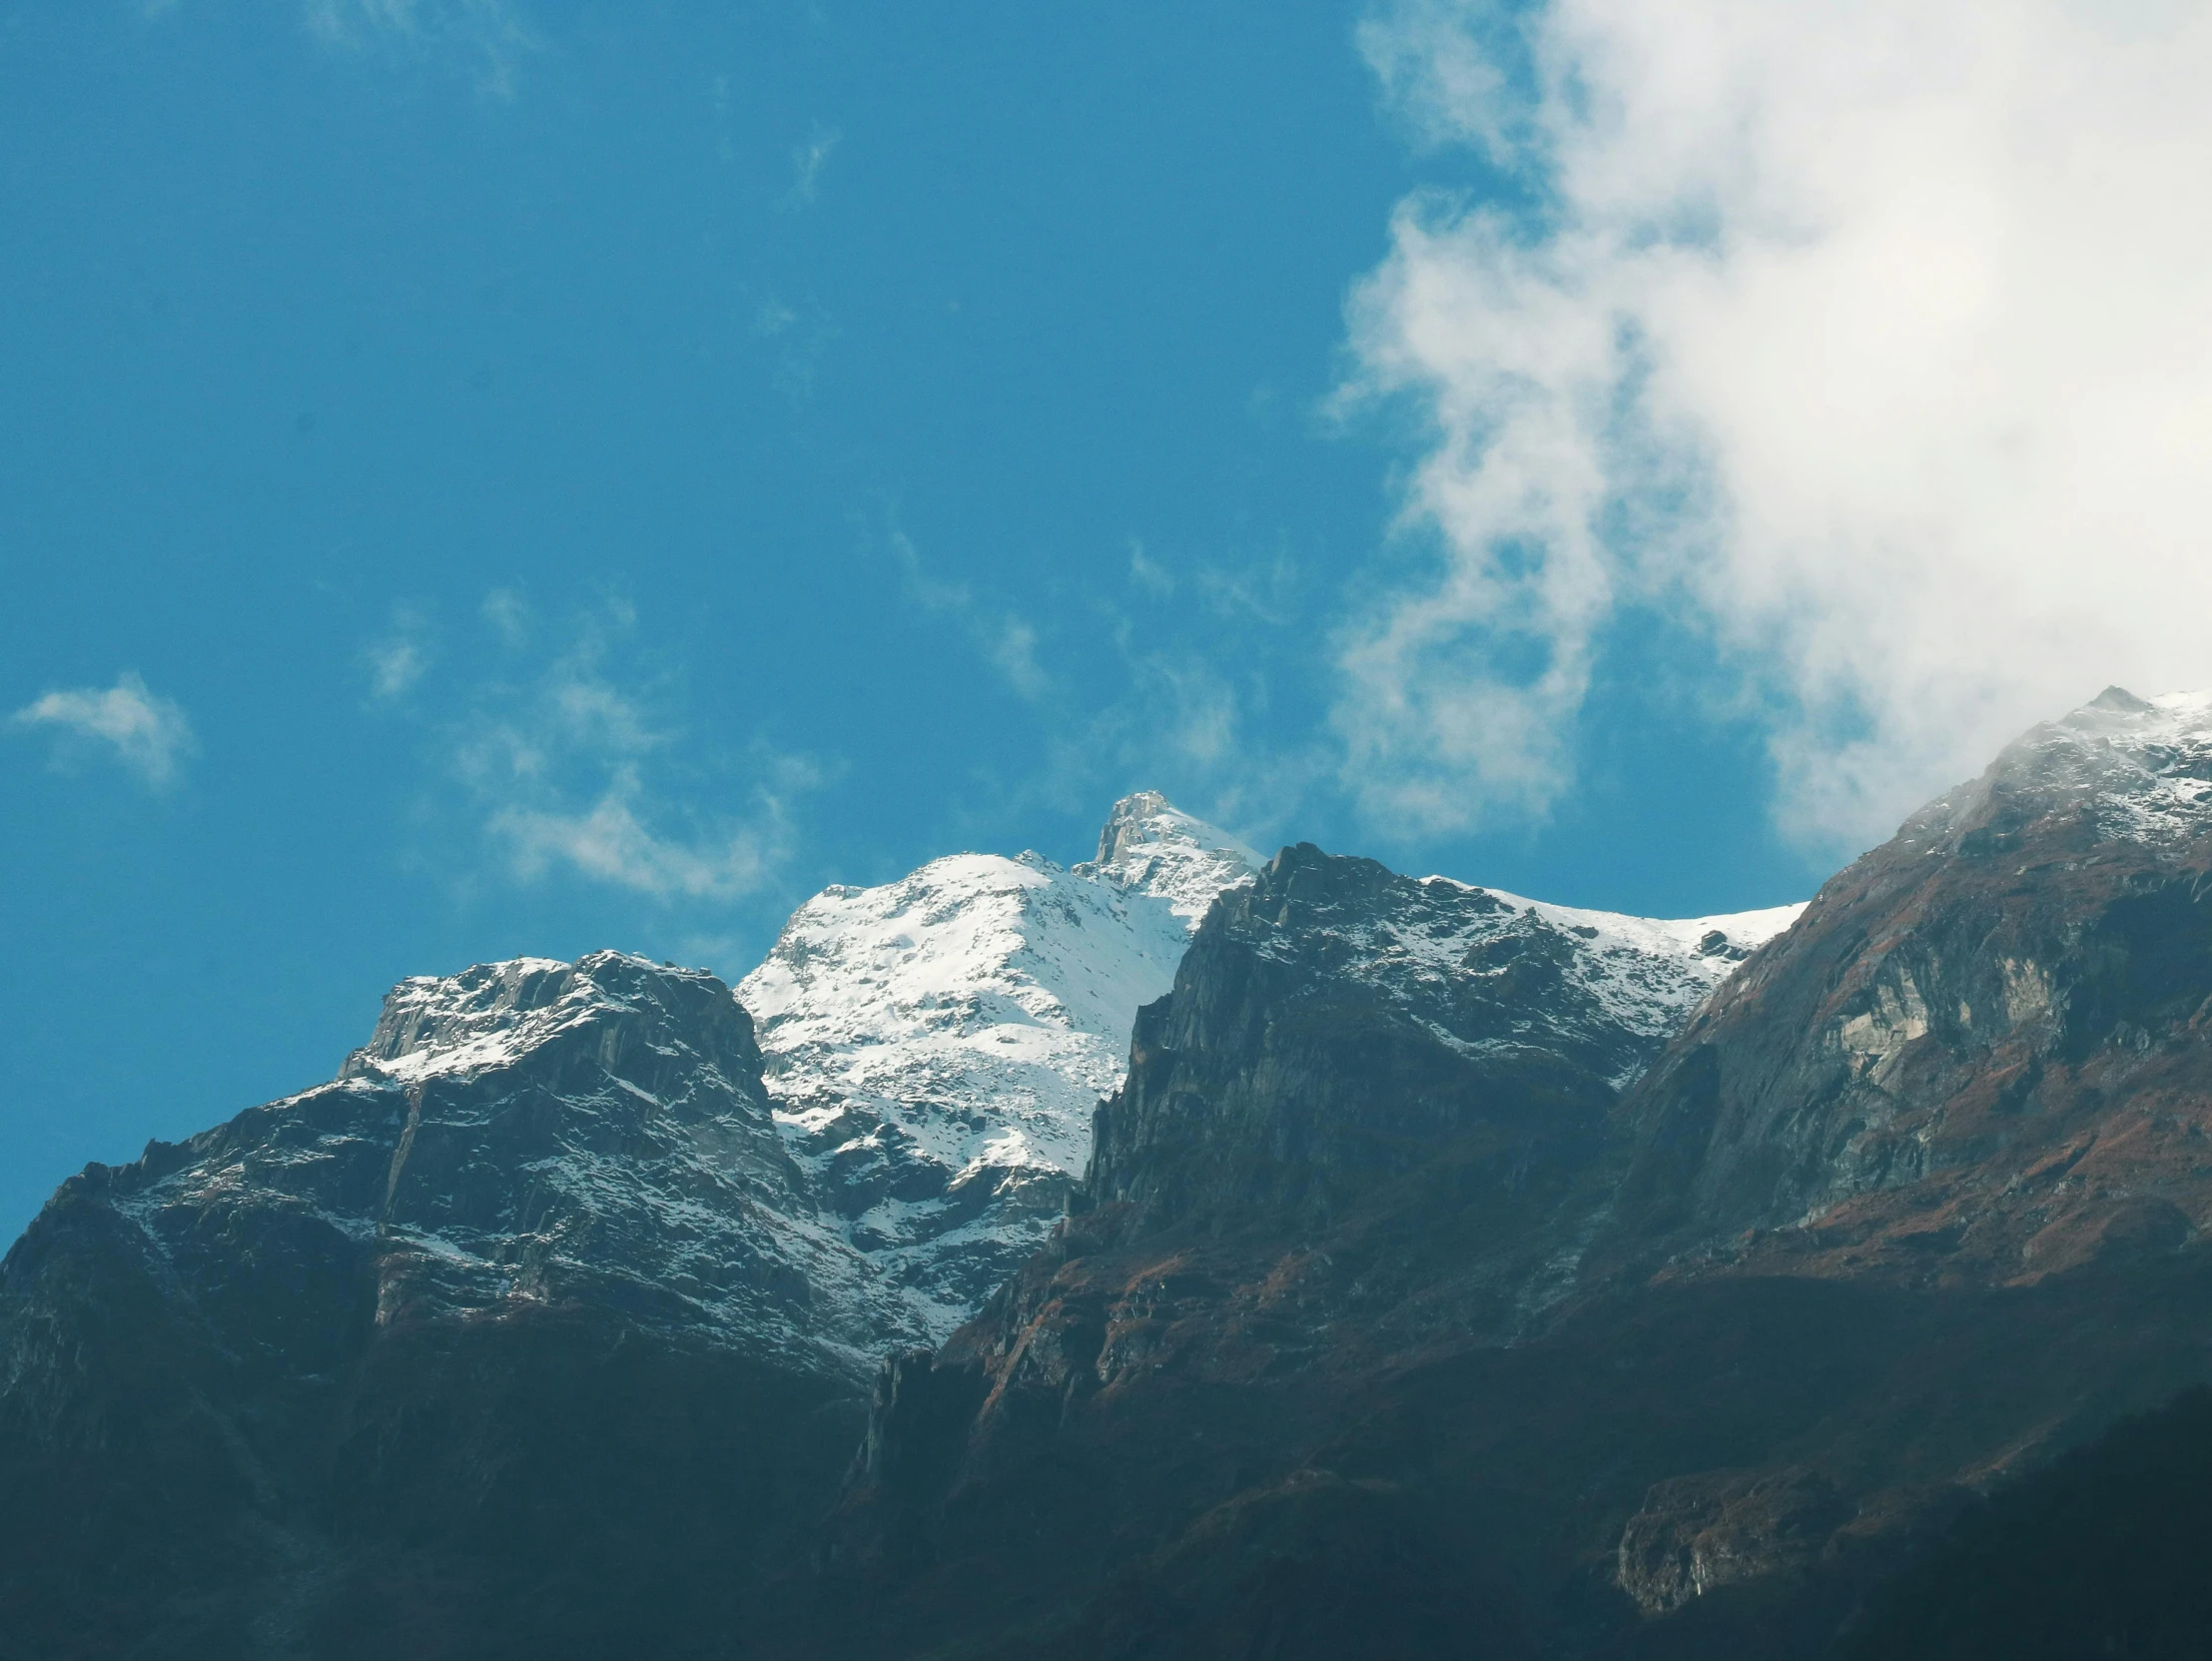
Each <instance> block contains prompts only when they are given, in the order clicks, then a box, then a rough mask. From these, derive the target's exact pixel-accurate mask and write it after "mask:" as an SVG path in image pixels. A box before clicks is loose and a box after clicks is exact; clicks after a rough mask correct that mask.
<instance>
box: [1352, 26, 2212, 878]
mask: <svg viewBox="0 0 2212 1661" xmlns="http://www.w3.org/2000/svg"><path fill="white" fill-rule="evenodd" d="M1505 16H1506V14H1503V13H1500V12H1498V11H1495V10H1491V9H1488V8H1481V7H1475V6H1465V5H1453V4H1446V3H1443V0H1419V3H1413V4H1407V5H1404V6H1401V7H1398V8H1397V9H1395V10H1391V11H1388V12H1386V13H1383V14H1380V15H1379V16H1378V17H1377V19H1376V20H1375V21H1374V22H1373V23H1371V24H1370V26H1369V27H1368V29H1367V30H1366V32H1365V36H1364V40H1365V44H1366V47H1367V51H1368V55H1369V57H1370V60H1371V61H1372V62H1373V63H1374V64H1375V65H1376V67H1377V70H1378V72H1379V73H1380V74H1381V75H1382V76H1383V79H1384V81H1385V85H1386V87H1387V88H1388V89H1389V91H1390V94H1391V96H1392V97H1393V98H1394V99H1395V100H1396V102H1397V104H1398V107H1399V108H1401V109H1402V110H1403V111H1405V112H1406V113H1407V114H1408V115H1409V116H1410V117H1411V118H1412V119H1413V120H1414V121H1415V122H1416V123H1417V124H1418V125H1419V126H1420V127H1421V128H1422V129H1423V130H1424V131H1425V132H1426V133H1428V134H1429V135H1431V136H1433V137H1455V138H1457V139H1460V140H1463V141H1465V142H1468V143H1472V144H1475V145H1477V146H1480V147H1483V148H1485V149H1487V150H1488V151H1489V152H1490V154H1491V157H1492V159H1493V160H1494V161H1496V162H1497V163H1499V164H1501V165H1503V166H1505V167H1508V168H1511V169H1515V170H1518V171H1519V173H1520V174H1521V176H1522V178H1523V179H1524V180H1525V181H1526V182H1528V183H1529V184H1530V185H1531V186H1532V187H1533V190H1534V194H1535V198H1536V200H1537V201H1538V203H1539V206H1538V207H1537V208H1536V209H1535V210H1534V211H1532V212H1529V213H1527V214H1524V215H1521V216H1518V217H1509V216H1508V215H1507V214H1505V213H1504V212H1502V211H1498V210H1487V209H1483V208H1469V207H1468V206H1466V204H1465V203H1464V201H1462V200H1457V199H1453V198H1449V197H1444V196H1435V195H1424V196H1419V197H1416V198H1414V199H1413V200H1411V201H1409V202H1407V203H1405V204H1404V205H1402V207H1401V209H1400V211H1399V213H1398V215H1397V217H1396V220H1395V224H1394V228H1393V252H1392V254H1391V256H1390V258H1389V259H1388V260H1387V262H1386V263H1385V264H1384V265H1383V266H1382V267H1381V268H1380V269H1379V270H1378V271H1376V272H1375V273H1373V274H1372V275H1371V276H1370V278H1369V279H1368V280H1367V281H1366V282H1365V283H1364V284H1363V285H1362V287H1361V288H1360V290H1359V291H1358V293H1357V295H1356V296H1355V299H1354V303H1353V306H1352V311H1351V318H1352V332H1353V336H1352V338H1353V345H1354V348H1355V351H1356V354H1357V362H1358V366H1359V368H1358V373H1357V375H1356V376H1355V378H1354V382H1353V384H1352V386H1351V388H1350V389H1349V391H1350V393H1351V394H1352V396H1353V397H1355V398H1358V397H1379V398H1384V399H1396V400H1403V401H1406V402H1408V403H1409V404H1410V405H1411V407H1412V408H1413V409H1414V410H1415V411H1416V412H1417V413H1418V414H1419V415H1420V417H1421V418H1422V420H1423V421H1424V423H1425V429H1426V433H1427V436H1426V439H1425V440H1424V448H1423V452H1422V455H1421V459H1420V461H1419V463H1418V465H1417V466H1416V467H1415V468H1414V469H1413V470H1412V471H1411V473H1410V475H1409V477H1408V480H1407V484H1406V491H1405V498H1404V514H1405V525H1406V528H1407V530H1408V532H1409V533H1410V534H1409V536H1408V539H1407V545H1408V546H1410V547H1419V546H1423V545H1426V546H1429V547H1432V548H1433V549H1434V551H1435V560H1434V563H1433V565H1432V566H1431V567H1430V568H1428V569H1427V570H1426V571H1425V572H1422V573H1420V574H1419V575H1417V576H1408V577H1402V578H1401V579H1400V580H1398V581H1396V582H1395V583H1394V584H1393V585H1392V586H1391V588H1390V590H1389V592H1388V593H1387V594H1386V595H1385V596H1384V597H1383V598H1382V600H1381V601H1380V602H1379V603H1378V604H1377V605H1376V607H1375V608H1374V610H1373V612H1372V613H1371V614H1370V615H1368V616H1366V617H1364V618H1363V619H1362V620H1361V621H1360V623H1359V624H1358V625H1357V626H1356V627H1355V628H1354V629H1352V630H1351V631H1350V632H1349V633H1348V635H1347V636H1346V638H1345V641H1344V643H1343V647H1342V651H1341V654H1340V667H1341V669H1342V671H1343V674H1344V690H1343V694H1342V696H1341V698H1340V699H1339V701H1338V704H1337V708H1336V721H1337V725H1338V728H1339V730H1340V734H1341V736H1342V738H1343V740H1344V742H1345V744H1346V746H1347V753H1348V756H1349V763H1348V767H1347V776H1348V778H1349V779H1350V780H1351V781H1352V782H1353V783H1354V784H1355V785H1356V786H1357V787H1358V788H1359V789H1360V790H1361V791H1362V793H1363V795H1364V797H1365V799H1366V801H1367V803H1368V805H1369V806H1370V807H1371V808H1372V809H1374V810H1375V811H1377V812H1378V813H1383V812H1387V813H1392V814H1397V815H1402V816H1405V817H1408V818H1410V819H1412V820H1415V821H1418V822H1421V823H1424V824H1426V825H1428V826H1430V827H1432V828H1445V827H1454V826H1461V825H1466V824H1469V823H1473V822H1475V821H1476V820H1478V819H1479V818H1481V817H1482V816H1484V815H1485V814H1486V813H1496V812H1501V811H1502V812H1519V813H1541V812H1542V811H1543V809H1544V808H1545V807H1546V806H1547V805H1548V804H1549V803H1550V802H1551V801H1552V800H1553V799H1555V798H1556V796H1557V794H1558V793H1559V792H1560V791H1561V790H1562V789H1564V788H1565V787H1566V786H1567V784H1568V783H1569V781H1570V780H1571V777H1572V766H1573V732H1574V726H1575V722H1576V720H1577V719H1578V717H1579V714H1580V711H1581V707H1582V703H1583V700H1584V697H1585V694H1586V692H1587V690H1588V687H1589V685H1590V681H1591V676H1592V673H1593V670H1594V667H1595V665H1596V664H1597V663H1598V661H1599V659H1600V654H1601V653H1602V651H1603V649H1604V641H1605V639H1606V635H1607V631H1608V629H1609V628H1610V627H1611V626H1613V625H1614V624H1615V623H1616V622H1618V621H1619V619H1620V618H1621V617H1622V615H1623V614H1624V612H1625V611H1626V610H1628V609H1630V608H1645V609H1649V610H1653V611H1657V612H1660V613H1663V614H1665V615H1667V616H1669V617H1671V618H1672V619H1673V621H1674V623H1675V625H1676V626H1678V627H1680V628H1683V629H1685V630H1687V631H1688V632H1689V634H1690V635H1691V636H1693V637H1697V636H1702V637H1705V638H1707V639H1709V640H1710V641H1711V642H1713V643H1714V644H1715V645H1717V646H1718V647H1719V648H1720V650H1721V652H1722V653H1723V654H1724V657H1725V658H1726V660H1727V661H1729V662H1731V663H1732V664H1733V665H1735V667H1736V669H1737V671H1738V672H1740V673H1741V674H1742V675H1744V676H1745V677H1746V679H1747V682H1748V685H1749V688H1750V690H1751V692H1752V693H1753V695H1754V696H1756V697H1759V698H1760V699H1762V700H1763V701H1764V702H1766V703H1767V704H1768V705H1770V706H1771V707H1773V708H1775V709H1776V710H1778V711H1779V713H1778V714H1777V715H1776V716H1775V718H1774V719H1775V726H1774V729H1773V746H1774V751H1775V755H1776V758H1777V760H1778V763H1779V765H1780V768H1781V773H1782V779H1783V789H1784V797H1783V802H1782V804H1781V810H1782V813H1783V817H1784V819H1785V822H1786V824H1787V825H1789V826H1790V827H1791V828H1793V829H1794V830H1796V831H1797V832H1798V833H1799V834H1801V835H1802V836H1804V837H1805V838H1807V839H1808V840H1809V841H1813V842H1822V843H1834V842H1843V843H1850V842H1859V843H1863V842H1864V841H1867V840H1870V839H1872V838H1875V837H1877V836H1879V835H1881V834H1883V833H1885V831H1886V830H1887V828H1888V827H1889V826H1890V825H1892V824H1893V823H1894V822H1895V820H1896V819H1897V817H1898V816H1899V814H1900V813H1902V812H1903V811H1905V810H1907V809H1908V808H1909V807H1910V806H1912V805H1913V804H1914V802H1915V801H1917V800H1918V799H1920V798H1922V797H1925V796H1926V795H1928V794H1930V793H1932V792H1933V791H1934V790H1936V789H1938V788H1940V787H1942V786H1943V785H1945V784H1947V783H1949V782H1950V781H1951V780H1953V779H1954V778H1957V777H1960V776H1964V775H1966V774H1969V773H1971V772H1973V771H1975V770H1976V769H1978V767H1979V766H1980V765H1981V764H1982V762H1983V761H1985V760H1986V759H1987V757H1988V755H1989V754H1990V753H1991V752H1992V751H1993V750H1994V748H1995V747H1996V746H1997V745H1998V744H1999V743H2001V742H2002V740H2003V739H2004V738H2005V737H2007V736H2009V735H2010V734H2011V733H2012V732H2013V731H2016V730H2017V729H2019V728H2020V727H2022V726H2024V725H2025V724H2027V723H2028V722H2030V721H2032V720H2034V719H2036V718H2039V717H2042V716H2045V715H2049V714H2052V713H2056V712H2058V711H2060V710H2062V709H2064V708H2066V707H2068V706H2069V705H2071V704H2073V703H2076V702H2078V701H2080V700H2082V699H2084V698H2086V697H2089V696H2092V695H2093V694H2094V693H2095V692H2096V691H2097V690H2098V689H2099V688H2100V687H2101V686H2103V685H2104V684H2105V683H2106V682H2108V681H2118V682H2121V683H2124V684H2128V685H2132V686H2134V687H2135V688H2136V689H2137V690H2138V691H2154V690H2161V689H2165V688H2167V687H2169V686H2173V685H2180V684H2188V683H2192V682H2195V683H2202V682H2204V681H2206V680H2207V679H2212V633H2208V631H2207V630H2206V628H2205V626H2204V621H2203V619H2204V618H2205V616H2206V615H2207V614H2208V608H2212V557H2208V556H2207V555H2208V549H2207V535H2208V527H2212V465H2207V458H2208V456H2212V195H2208V194H2207V193H2206V192H2205V191H2204V189H2203V183H2202V182H2203V180H2204V179H2205V178H2207V177H2212V101H2207V100H2206V99H2205V98H2204V96H2203V88H2204V86H2205V85H2206V84H2207V82H2208V80H2212V12H2207V11H2206V10H2205V9H2204V8H2202V7H2201V6H2194V5H2182V4H2166V3H2153V0H2134V3H2130V4H2119V5H2114V4H2110V3H2106V4H2090V3H2085V0H2015V3H2013V4H2008V5H2004V6H1996V5H1992V4H1987V3H1984V0H1795V3H1793V4H1789V5H1777V4H1767V5H1756V4H1749V3H1746V0H1555V3H1553V4H1551V5H1549V6H1547V7H1545V8H1543V9H1541V10H1539V11H1537V12H1535V13H1532V14H1528V15H1527V16H1526V19H1525V23H1524V24H1523V25H1521V26H1519V27H1516V26H1514V25H1512V24H1511V23H1510V22H1508V21H1502V19H1503V18H1504V17H1505ZM1516 88H1518V89H1520V90H1519V91H1516V90H1515V89H1516Z"/></svg>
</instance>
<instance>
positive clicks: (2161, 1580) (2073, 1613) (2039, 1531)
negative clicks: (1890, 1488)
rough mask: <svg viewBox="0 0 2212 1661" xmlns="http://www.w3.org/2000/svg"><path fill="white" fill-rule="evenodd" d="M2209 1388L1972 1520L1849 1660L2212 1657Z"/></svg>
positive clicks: (1880, 1597)
mask: <svg viewBox="0 0 2212 1661" xmlns="http://www.w3.org/2000/svg"><path fill="white" fill-rule="evenodd" d="M2208 1561H2212V1390H2206V1389H2202V1388H2199V1389H2195V1390H2191V1391H2189V1392H2188V1393H2187V1394H2185V1395H2183V1396H2182V1397H2181V1398H2180V1399H2179V1400H2177V1401H2175V1402H2173V1403H2172V1404H2170V1405H2169V1406H2167V1407H2165V1408H2162V1409H2161V1410H2159V1411H2158V1412H2156V1413H2146V1414H2143V1415H2141V1416H2140V1417H2135V1418H2130V1419H2127V1420H2125V1421H2123V1422H2122V1423H2121V1424H2120V1425H2119V1426H2117V1427H2116V1428H2115V1429H2113V1430H2112V1431H2110V1432H2109V1433H2107V1434H2106V1435H2105V1436H2103V1437H2102V1438H2101V1439H2099V1440H2098V1441H2097V1442H2095V1443H2094V1444H2092V1445H2091V1446H2089V1447H2086V1448H2082V1449H2079V1450H2077V1451H2076V1452H2074V1453H2071V1454H2069V1455H2067V1456H2066V1457H2065V1458H2063V1459H2061V1460H2059V1461H2058V1462H2057V1464H2055V1465H2054V1466H2052V1467H2050V1468H2048V1469H2046V1470H2041V1471H2038V1472H2036V1473H2035V1474H2034V1475H2033V1476H2031V1477H2029V1478H2028V1479H2026V1480H2025V1481H2023V1482H2020V1483H2019V1484H2017V1485H2016V1486H2013V1487H2010V1488H2007V1489H2005V1490H2004V1491H2003V1492H2001V1493H1999V1494H1998V1495H1997V1496H1996V1497H1995V1498H1994V1499H1993V1500H1991V1501H1990V1502H1988V1503H1986V1504H1980V1505H1976V1506H1975V1507H1974V1508H1973V1509H1971V1510H1970V1511H1968V1512H1967V1513H1966V1514H1965V1515H1964V1516H1962V1517H1961V1518H1960V1519H1959V1521H1958V1523H1957V1524H1956V1525H1955V1526H1954V1528H1953V1529H1952V1531H1951V1533H1950V1534H1949V1536H1948V1537H1947V1538H1945V1539H1944V1540H1943V1542H1942V1543H1941V1544H1940V1545H1939V1546H1938V1547H1937V1548H1936V1549H1935V1550H1934V1551H1932V1552H1930V1553H1929V1554H1928V1556H1927V1558H1926V1559H1925V1560H1924V1561H1922V1562H1919V1563H1916V1564H1915V1565H1913V1567H1912V1568H1911V1569H1910V1570H1909V1571H1907V1572H1906V1573H1905V1574H1903V1575H1900V1576H1899V1577H1898V1578H1897V1579H1896V1580H1895V1581H1894V1582H1893V1583H1891V1584H1889V1585H1887V1586H1884V1587H1882V1588H1881V1589H1880V1590H1879V1591H1878V1592H1877V1593H1876V1594H1875V1596H1874V1598H1873V1600H1872V1607H1871V1608H1870V1609H1868V1610H1867V1611H1866V1613H1865V1615H1864V1616H1863V1617H1862V1618H1861V1619H1860V1620H1859V1622H1858V1623H1857V1624H1856V1627H1855V1628H1854V1630H1853V1631H1852V1633H1851V1635H1850V1639H1849V1642H1848V1643H1847V1644H1846V1645H1845V1647H1844V1654H1843V1661H1923V1658H1924V1661H1937V1658H1941V1661H2074V1658H2075V1657H2079V1656H2106V1655H2118V1656H2127V1657H2130V1658H2132V1661H2195V1658H2196V1657H2199V1656H2202V1655H2203V1654H2204V1653H2205V1652H2206V1650H2207V1649H2208V1648H2212V1574H2207V1573H2206V1572H2205V1565H2206V1563H2207V1562H2208Z"/></svg>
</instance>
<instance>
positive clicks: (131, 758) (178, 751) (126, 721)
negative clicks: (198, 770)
mask: <svg viewBox="0 0 2212 1661" xmlns="http://www.w3.org/2000/svg"><path fill="white" fill-rule="evenodd" d="M11 718H12V719H13V720H14V722H15V723H16V724H17V725H18V726H26V727H33V726H43V727H53V728H56V729H57V730H59V731H61V732H64V733H67V734H71V735H73V736H75V737H76V738H79V739H82V740H90V741H92V742H94V743H97V744H105V745H110V746H112V747H113V748H114V750H115V753H116V755H117V756H118V757H119V758H121V760H122V761H123V762H124V764H125V765H126V766H129V767H131V768H133V769H134V770H136V771H137V772H138V773H139V774H140V775H141V776H142V777H144V779H145V780H146V782H147V783H148V784H149V785H151V786H152V787H153V788H155V789H157V790H160V789H163V788H166V787H167V786H169V785H171V784H173V783H175V782H176V778H177V771H178V768H179V767H180V766H181V765H182V764H183V762H184V760H185V758H186V757H187V756H189V755H191V754H192V752H193V750H194V748H195V747H196V746H195V743H194V740H193V736H192V723H191V722H190V721H188V720H186V719H185V712H184V711H183V710H182V709H180V708H179V707H178V706H177V704H176V703H175V702H174V701H173V700H171V699H169V698H165V697H162V696H161V695H160V694H159V693H156V692H151V691H149V690H147V686H146V682H145V681H144V680H142V679H141V678H140V677H139V676H138V675H137V674H135V673H132V672H130V671H125V672H124V673H123V674H122V675H119V676H118V677H117V678H116V683H115V684H114V685H113V686H111V687H109V688H107V689H106V690H105V691H101V690H98V689H95V688H92V687H85V688H82V689H80V690H76V691H69V692H48V693H47V694H46V695H45V696H44V697H41V698H38V699H36V700H34V701H33V702H31V703H28V704H26V705H24V706H23V708H21V709H19V710H17V711H16V712H15V714H14V715H13V717H11Z"/></svg>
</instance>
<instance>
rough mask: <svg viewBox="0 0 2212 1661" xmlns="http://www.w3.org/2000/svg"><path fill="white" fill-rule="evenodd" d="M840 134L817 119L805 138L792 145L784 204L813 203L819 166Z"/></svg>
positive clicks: (827, 159) (825, 163) (826, 162)
mask: <svg viewBox="0 0 2212 1661" xmlns="http://www.w3.org/2000/svg"><path fill="white" fill-rule="evenodd" d="M844 136H845V135H844V134H843V133H841V132H839V131H838V130H837V129H836V128H835V127H825V126H823V125H822V124H821V123H820V122H819V121H818V122H816V123H815V124H814V130H813V131H812V132H810V133H809V134H808V135H807V138H806V142H805V143H804V144H800V145H795V146H793V147H792V151H791V189H790V190H789V191H787V192H786V193H785V195H784V199H783V205H784V207H785V208H787V209H791V208H806V207H811V206H812V205H813V202H814V196H815V191H816V190H817V188H818V187H819V186H820V185H821V182H822V170H823V169H824V168H826V167H828V166H829V165H830V156H831V153H832V152H834V151H835V150H836V149H837V146H838V142H839V141H840V140H841V139H843V138H844Z"/></svg>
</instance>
